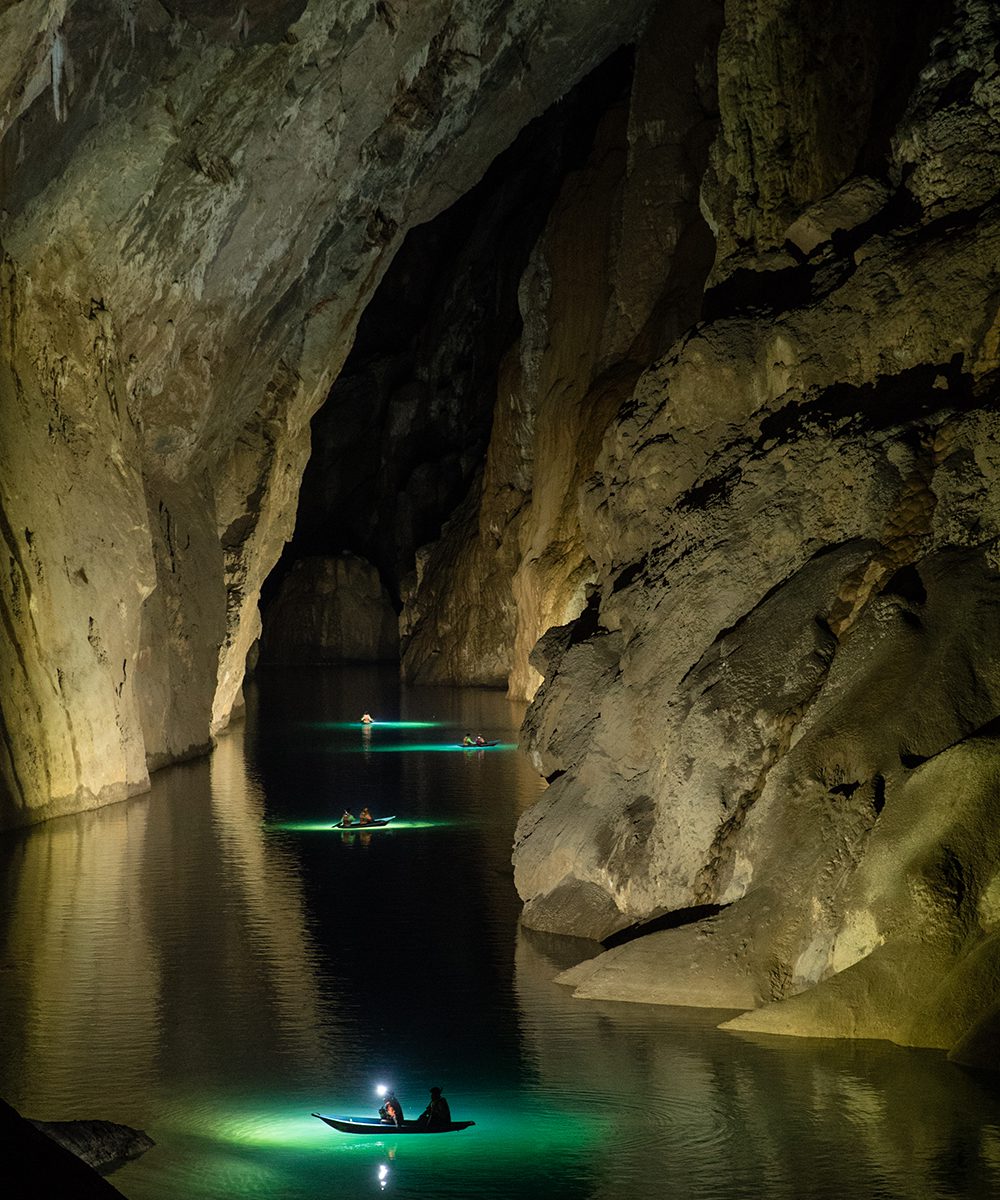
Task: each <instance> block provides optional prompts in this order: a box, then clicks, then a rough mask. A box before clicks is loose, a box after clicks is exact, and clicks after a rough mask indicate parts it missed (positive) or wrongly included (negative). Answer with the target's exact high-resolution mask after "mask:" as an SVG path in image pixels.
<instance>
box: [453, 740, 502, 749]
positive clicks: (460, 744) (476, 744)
mask: <svg viewBox="0 0 1000 1200" xmlns="http://www.w3.org/2000/svg"><path fill="white" fill-rule="evenodd" d="M456 744H457V746H458V748H459V749H460V750H486V749H488V748H489V747H490V746H499V745H500V743H499V742H473V743H472V745H471V746H467V745H466V744H465V742H458V743H456Z"/></svg>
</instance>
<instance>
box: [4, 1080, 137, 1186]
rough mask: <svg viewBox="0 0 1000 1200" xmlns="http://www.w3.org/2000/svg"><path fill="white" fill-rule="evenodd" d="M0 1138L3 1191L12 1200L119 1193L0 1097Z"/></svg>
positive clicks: (91, 1168)
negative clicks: (3, 1154) (3, 1153)
mask: <svg viewBox="0 0 1000 1200" xmlns="http://www.w3.org/2000/svg"><path fill="white" fill-rule="evenodd" d="M0 1141H2V1144H3V1145H4V1146H5V1147H7V1148H8V1150H9V1153H8V1155H7V1162H6V1163H5V1164H4V1192H5V1194H6V1195H8V1196H12V1197H14V1200H34V1197H36V1196H74V1197H77V1196H78V1197H80V1200H115V1197H119V1198H120V1197H121V1195H122V1193H121V1192H120V1191H119V1190H118V1189H117V1188H116V1187H114V1186H113V1185H112V1184H110V1183H108V1181H107V1180H106V1179H102V1178H101V1176H100V1175H98V1173H97V1172H96V1171H95V1170H94V1168H93V1167H90V1166H88V1165H87V1164H86V1163H85V1162H82V1161H81V1160H80V1159H79V1158H78V1157H77V1156H76V1155H75V1154H73V1153H72V1152H71V1151H70V1150H67V1149H66V1148H65V1147H63V1146H60V1145H59V1144H58V1143H57V1142H55V1141H53V1140H52V1139H51V1138H49V1137H47V1136H46V1135H45V1134H44V1133H42V1132H41V1130H39V1129H36V1128H35V1126H34V1124H33V1123H32V1122H31V1121H28V1120H25V1118H24V1117H22V1116H21V1115H20V1114H19V1113H18V1112H17V1111H16V1109H13V1108H11V1106H10V1105H9V1104H6V1103H4V1101H2V1100H0Z"/></svg>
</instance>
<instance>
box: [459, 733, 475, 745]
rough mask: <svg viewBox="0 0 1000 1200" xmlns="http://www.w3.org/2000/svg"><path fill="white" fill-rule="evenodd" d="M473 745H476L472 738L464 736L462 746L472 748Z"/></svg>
mask: <svg viewBox="0 0 1000 1200" xmlns="http://www.w3.org/2000/svg"><path fill="white" fill-rule="evenodd" d="M475 744H476V743H475V742H474V741H473V739H472V737H471V736H470V735H469V734H466V735H465V737H464V738H462V745H463V746H474V745H475Z"/></svg>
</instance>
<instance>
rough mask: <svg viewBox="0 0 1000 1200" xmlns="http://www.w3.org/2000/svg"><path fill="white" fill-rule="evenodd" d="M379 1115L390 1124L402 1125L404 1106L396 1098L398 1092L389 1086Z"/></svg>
mask: <svg viewBox="0 0 1000 1200" xmlns="http://www.w3.org/2000/svg"><path fill="white" fill-rule="evenodd" d="M378 1115H379V1117H380V1118H381V1119H382V1120H383V1121H385V1122H387V1123H388V1124H389V1125H396V1126H397V1127H398V1126H402V1124H403V1106H402V1104H400V1103H399V1100H398V1099H397V1098H396V1093H395V1092H394V1091H393V1090H392V1088H389V1090H388V1091H387V1092H386V1094H385V1100H383V1101H382V1107H381V1108H380V1109H379V1110H378Z"/></svg>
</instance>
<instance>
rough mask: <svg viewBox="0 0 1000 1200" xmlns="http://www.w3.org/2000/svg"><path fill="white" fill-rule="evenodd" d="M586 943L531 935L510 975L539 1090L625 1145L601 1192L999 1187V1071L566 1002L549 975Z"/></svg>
mask: <svg viewBox="0 0 1000 1200" xmlns="http://www.w3.org/2000/svg"><path fill="white" fill-rule="evenodd" d="M593 949H596V947H593ZM591 952H592V950H591V949H588V948H586V947H577V946H574V945H573V944H572V942H570V941H568V940H567V939H559V938H551V937H546V936H545V935H540V934H535V933H531V932H528V931H522V932H521V934H520V936H519V938H518V948H517V960H516V977H517V990H518V999H519V1003H520V1006H521V1012H522V1018H523V1023H522V1028H523V1031H524V1036H525V1041H526V1044H527V1045H530V1046H531V1055H532V1060H533V1062H534V1065H535V1069H536V1071H537V1074H538V1079H539V1085H540V1087H541V1088H542V1089H543V1091H544V1092H545V1093H547V1094H550V1095H552V1096H554V1097H572V1098H573V1101H574V1103H575V1104H578V1105H581V1106H582V1107H584V1108H586V1109H588V1110H590V1111H595V1110H596V1111H599V1112H601V1113H602V1114H603V1116H604V1122H605V1127H606V1135H607V1137H608V1140H609V1142H611V1143H613V1144H614V1145H615V1147H616V1148H617V1149H618V1150H619V1151H620V1153H619V1154H617V1155H616V1156H615V1157H614V1161H613V1162H608V1163H607V1171H606V1174H605V1176H604V1181H603V1183H602V1184H601V1185H600V1187H599V1188H598V1191H597V1194H600V1195H609V1196H610V1195H621V1196H626V1195H629V1194H639V1193H640V1192H642V1191H643V1190H645V1189H646V1186H647V1185H648V1182H649V1180H650V1179H651V1178H655V1179H656V1180H657V1181H659V1183H660V1184H661V1185H662V1191H661V1193H660V1194H663V1195H671V1196H678V1197H681V1196H683V1197H704V1198H706V1200H708V1198H714V1197H728V1196H734V1195H739V1196H741V1197H758V1196H759V1197H762V1198H763V1197H785V1196H787V1197H817V1198H819V1197H823V1198H826V1197H830V1198H833V1197H844V1196H864V1197H918V1196H919V1197H974V1196H982V1197H987V1196H995V1195H1000V1158H998V1155H997V1146H998V1144H1000V1086H998V1084H997V1082H996V1081H994V1080H991V1079H990V1078H989V1077H975V1076H972V1075H970V1074H968V1073H966V1072H964V1071H962V1070H961V1069H960V1068H957V1067H954V1066H953V1065H951V1064H949V1063H948V1062H947V1061H946V1060H945V1058H944V1055H943V1054H939V1053H937V1052H931V1051H916V1050H909V1049H905V1048H902V1047H897V1046H893V1045H890V1044H888V1043H882V1042H844V1041H834V1040H823V1039H798V1038H779V1037H767V1036H764V1035H749V1034H735V1035H734V1034H730V1033H728V1032H723V1031H720V1030H718V1029H716V1028H715V1026H716V1025H717V1024H718V1023H719V1022H720V1021H722V1020H724V1019H725V1018H726V1017H727V1016H728V1015H731V1014H728V1013H727V1012H725V1011H724V1010H719V1011H714V1010H697V1009H669V1008H666V1009H665V1008H661V1007H659V1006H645V1005H631V1004H609V1003H600V1002H590V1001H585V1002H580V1001H572V1000H570V1001H569V1005H568V1004H567V997H568V993H567V990H566V989H563V988H561V987H560V986H559V985H557V984H555V983H553V982H552V978H553V975H554V973H555V972H556V971H559V970H561V969H563V968H564V967H565V966H568V965H570V963H571V962H574V961H578V960H579V958H580V957H582V956H584V955H586V954H589V953H591ZM573 1005H575V1007H572V1006H573ZM580 1044H586V1045H587V1046H588V1048H589V1049H588V1053H587V1055H586V1057H585V1058H582V1057H581V1056H580V1054H579V1053H578V1047H579V1045H580ZM633 1188H634V1189H635V1192H634V1193H630V1189H633Z"/></svg>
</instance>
